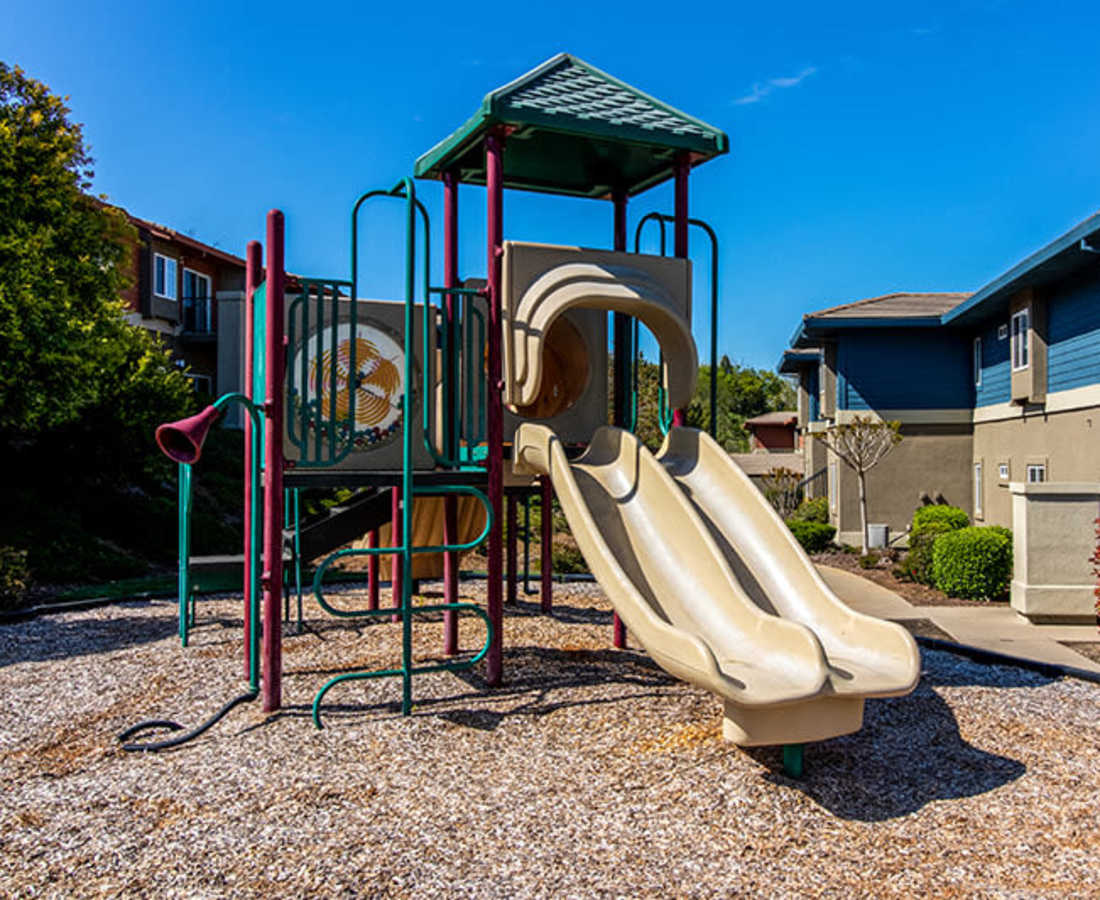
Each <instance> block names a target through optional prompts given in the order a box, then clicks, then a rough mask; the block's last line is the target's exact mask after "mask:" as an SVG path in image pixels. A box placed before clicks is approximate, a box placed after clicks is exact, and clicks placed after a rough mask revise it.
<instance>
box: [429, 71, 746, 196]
mask: <svg viewBox="0 0 1100 900" xmlns="http://www.w3.org/2000/svg"><path fill="white" fill-rule="evenodd" d="M497 126H503V127H505V128H507V129H508V131H509V132H510V133H509V136H508V139H507V143H506V145H505V151H504V186H505V187H509V188H518V189H521V190H529V191H544V192H547V193H552V194H569V195H573V196H579V197H604V196H607V195H609V194H610V193H611V192H612V191H613V190H615V189H617V188H618V189H623V190H625V191H626V192H627V193H628V194H631V195H633V194H638V193H640V192H642V191H644V190H646V189H647V188H650V187H652V186H653V185H655V184H659V183H660V182H662V181H665V180H666V179H668V178H670V177H672V174H673V170H674V163H675V159H676V156H677V154H678V153H679V152H680V151H687V152H688V153H690V154H691V159H692V163H693V164H694V165H698V164H699V163H700V162H704V161H706V160H708V159H711V158H712V157H715V156H719V155H720V154H723V153H726V152H727V151H728V149H729V138H727V137H726V135H725V133H724V132H722V131H719V130H718V129H717V128H714V127H712V126H710V125H708V124H707V123H706V122H703V121H700V120H699V119H696V118H693V117H692V116H689V115H687V114H685V113H682V112H680V111H679V110H677V109H674V108H673V107H671V106H668V105H667V104H665V103H662V102H661V101H659V100H655V99H654V98H653V97H650V96H649V95H648V94H644V93H642V92H641V91H639V90H638V89H637V88H633V87H631V86H630V85H628V84H626V83H625V82H622V81H619V80H618V79H617V78H612V77H611V76H610V75H608V74H606V73H605V72H601V71H600V70H599V69H597V68H595V67H593V66H590V65H588V63H586V62H583V61H582V60H579V59H577V58H576V57H574V56H570V55H569V54H568V53H559V54H558V55H557V56H555V57H553V58H552V59H548V60H547V61H546V62H544V63H543V64H542V65H540V66H538V67H537V68H534V69H532V70H531V71H530V72H528V73H527V74H526V75H522V76H520V77H519V78H517V79H516V80H515V81H513V82H510V83H509V84H506V85H504V86H503V87H499V88H497V89H496V90H495V91H490V92H489V93H488V94H486V95H485V99H484V100H482V101H481V107H480V108H479V109H478V111H477V112H476V113H475V114H474V116H473V117H472V118H471V119H470V120H469V121H468V122H466V124H465V125H463V126H462V127H461V128H460V129H458V131H456V132H455V133H454V134H452V135H450V136H449V137H447V138H446V139H445V140H443V141H441V142H440V143H439V144H436V146H434V147H433V148H432V149H431V150H429V151H428V152H427V153H425V154H424V155H423V156H421V157H420V158H419V159H418V160H417V161H416V166H415V168H414V170H413V171H414V174H415V175H416V176H417V177H418V178H441V177H442V175H443V173H444V172H445V171H447V170H453V171H455V172H456V173H457V174H458V177H459V180H460V181H463V182H467V183H470V184H484V183H485V137H486V135H487V134H488V133H489V132H490V131H491V130H492V129H493V128H495V127H497Z"/></svg>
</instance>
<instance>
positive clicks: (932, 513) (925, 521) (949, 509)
mask: <svg viewBox="0 0 1100 900" xmlns="http://www.w3.org/2000/svg"><path fill="white" fill-rule="evenodd" d="M969 524H970V517H969V516H968V515H967V514H966V512H965V511H964V510H962V509H959V507H957V506H946V505H942V504H941V505H936V506H920V507H918V508H917V511H916V512H914V513H913V528H912V533H913V534H920V533H921V532H922V531H924V530H926V529H927V528H928V527H932V528H937V527H939V526H941V525H945V526H947V527H946V528H944V529H943V530H944V531H956V530H957V529H959V528H966V526H967V525H969ZM941 533H942V532H941Z"/></svg>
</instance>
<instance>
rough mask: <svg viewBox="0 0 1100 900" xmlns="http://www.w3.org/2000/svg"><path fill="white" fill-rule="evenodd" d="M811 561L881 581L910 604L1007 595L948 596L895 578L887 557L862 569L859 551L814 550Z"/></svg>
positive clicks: (973, 603) (963, 602)
mask: <svg viewBox="0 0 1100 900" xmlns="http://www.w3.org/2000/svg"><path fill="white" fill-rule="evenodd" d="M813 561H814V562H815V563H816V564H817V565H821V566H832V567H833V568H834V569H843V570H844V571H846V572H851V573H853V574H854V575H859V576H860V577H861V578H866V579H867V580H868V581H873V582H874V583H875V584H878V585H881V586H882V587H884V588H886V589H887V590H890V591H893V592H894V593H895V594H898V595H899V596H901V597H903V598H904V599H905V600H907V601H909V602H910V603H912V604H913V606H1002V607H1003V606H1007V605H1008V598H1007V597H1006V598H1004V599H1003V600H994V601H989V602H984V601H980V600H964V599H962V598H959V597H948V596H947V594H945V593H943V591H938V590H936V588H934V587H931V586H930V585H927V584H920V583H918V582H916V581H906V580H904V579H902V578H898V577H897V576H896V575H894V573H893V570H894V568H895V567H896V566H897V563H895V562H891V561H890V560H888V559H885V558H884V559H881V560H880V561H879V563H878V565H875V566H872V567H871V568H869V569H864V568H863V567H862V566H861V565H860V564H859V554H858V553H842V552H837V551H834V552H830V553H815V554H814V556H813Z"/></svg>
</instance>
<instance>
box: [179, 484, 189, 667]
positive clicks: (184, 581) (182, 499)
mask: <svg viewBox="0 0 1100 900" xmlns="http://www.w3.org/2000/svg"><path fill="white" fill-rule="evenodd" d="M178 471H179V545H178V546H179V576H178V580H177V589H178V594H179V633H180V645H181V646H183V647H186V646H187V639H188V635H189V630H190V613H191V466H190V465H189V464H188V463H180V464H179V470H178Z"/></svg>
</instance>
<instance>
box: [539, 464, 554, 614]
mask: <svg viewBox="0 0 1100 900" xmlns="http://www.w3.org/2000/svg"><path fill="white" fill-rule="evenodd" d="M539 487H540V488H541V489H542V498H541V500H542V503H541V508H540V510H539V515H541V516H542V523H541V524H542V529H541V531H542V535H541V540H540V542H539V545H540V547H541V553H542V561H541V562H540V563H539V588H540V589H541V591H540V593H541V597H540V601H541V606H542V611H543V612H544V613H546V614H547V615H549V614H550V613H551V612H553V610H554V513H553V509H552V504H553V500H554V488H553V486H552V485H551V484H550V476H549V475H540V476H539Z"/></svg>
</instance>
